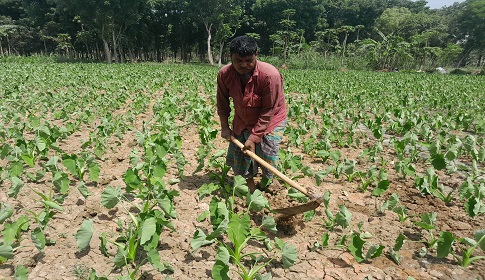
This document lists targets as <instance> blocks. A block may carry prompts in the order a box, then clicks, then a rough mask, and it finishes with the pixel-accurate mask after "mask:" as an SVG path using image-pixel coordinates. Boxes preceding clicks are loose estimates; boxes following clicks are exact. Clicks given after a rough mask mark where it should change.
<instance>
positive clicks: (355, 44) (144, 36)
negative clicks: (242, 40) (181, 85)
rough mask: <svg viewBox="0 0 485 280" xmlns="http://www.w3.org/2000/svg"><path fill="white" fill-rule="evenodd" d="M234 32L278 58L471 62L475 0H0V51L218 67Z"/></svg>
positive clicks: (481, 21) (481, 27) (481, 5)
mask: <svg viewBox="0 0 485 280" xmlns="http://www.w3.org/2000/svg"><path fill="white" fill-rule="evenodd" d="M243 34H248V35H250V36H253V37H255V38H256V39H257V40H258V43H259V46H260V54H261V55H266V56H269V55H270V56H279V57H281V58H282V59H283V60H284V61H286V60H287V59H288V58H291V57H293V56H298V55H303V54H307V53H308V54H311V55H313V56H319V57H324V58H327V57H335V58H338V61H339V63H341V64H342V65H344V64H345V63H346V61H347V58H351V57H365V58H366V59H367V60H368V61H369V65H370V66H371V67H375V68H376V67H377V68H380V67H384V68H393V67H402V66H405V65H408V66H410V65H411V66H413V67H420V68H421V67H423V66H430V67H432V66H433V65H438V64H449V65H457V66H458V65H460V66H466V65H474V66H478V67H481V66H482V65H483V52H484V50H485V0H466V1H464V2H462V3H455V4H454V5H452V6H450V7H444V8H441V9H430V8H429V7H427V2H426V1H425V0H419V1H412V0H243V1H236V0H224V1H223V0H185V1H181V0H102V1H101V0H86V1H74V0H0V55H1V56H3V55H32V54H56V55H62V56H68V57H74V58H81V59H89V60H97V61H106V62H108V63H111V62H124V61H163V60H167V59H172V60H182V61H191V60H194V59H197V60H199V61H206V62H209V63H210V64H215V62H216V60H217V62H218V64H219V65H221V64H222V63H224V62H226V61H225V60H227V57H228V56H227V43H228V42H229V41H230V40H231V39H232V38H233V37H234V36H238V35H243ZM383 50H386V51H385V52H384V53H376V52H382V51H383Z"/></svg>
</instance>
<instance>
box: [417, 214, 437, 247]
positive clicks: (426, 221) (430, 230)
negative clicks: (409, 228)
mask: <svg viewBox="0 0 485 280" xmlns="http://www.w3.org/2000/svg"><path fill="white" fill-rule="evenodd" d="M435 222H436V213H435V212H431V213H424V214H422V215H421V220H420V221H419V222H415V223H414V224H415V225H416V226H418V227H420V228H421V229H423V230H424V231H426V232H427V236H426V237H425V239H424V240H423V242H424V244H426V247H427V248H434V247H435V245H436V242H438V238H437V237H436V236H435V235H434V230H435V229H436V227H435V225H434V223H435Z"/></svg>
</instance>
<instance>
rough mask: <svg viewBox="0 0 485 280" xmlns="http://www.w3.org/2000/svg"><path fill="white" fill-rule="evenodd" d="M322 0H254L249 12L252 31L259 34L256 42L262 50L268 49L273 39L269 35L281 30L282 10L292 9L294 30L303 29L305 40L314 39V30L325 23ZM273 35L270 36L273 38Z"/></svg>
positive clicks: (320, 27) (322, 26) (323, 26)
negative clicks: (258, 40)
mask: <svg viewBox="0 0 485 280" xmlns="http://www.w3.org/2000/svg"><path fill="white" fill-rule="evenodd" d="M323 2H324V0H256V1H255V2H254V4H253V5H252V8H251V12H252V16H253V17H254V20H253V22H252V25H253V32H255V33H258V34H260V35H261V40H260V43H259V44H258V45H259V46H260V48H261V49H262V50H263V52H266V51H268V52H269V51H270V50H271V49H272V46H273V44H274V42H275V41H274V40H272V39H270V36H271V35H273V34H276V33H277V32H278V31H281V23H280V22H281V20H282V18H283V17H284V16H283V17H282V15H283V11H285V10H294V11H295V12H294V14H293V15H292V16H291V20H293V21H294V26H293V29H294V30H304V38H305V41H307V42H310V41H313V40H315V32H317V31H321V30H323V29H324V28H325V27H326V26H327V24H326V20H325V14H324V12H325V8H324V6H323ZM274 37H275V36H272V38H273V39H274Z"/></svg>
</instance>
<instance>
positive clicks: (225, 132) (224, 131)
mask: <svg viewBox="0 0 485 280" xmlns="http://www.w3.org/2000/svg"><path fill="white" fill-rule="evenodd" d="M231 135H232V130H231V129H230V128H229V127H226V128H222V129H221V137H222V138H224V139H227V140H231Z"/></svg>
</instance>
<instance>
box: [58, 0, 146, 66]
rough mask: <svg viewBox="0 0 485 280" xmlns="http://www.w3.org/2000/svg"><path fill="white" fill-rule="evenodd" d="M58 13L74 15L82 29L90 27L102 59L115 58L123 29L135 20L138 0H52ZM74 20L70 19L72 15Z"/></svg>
mask: <svg viewBox="0 0 485 280" xmlns="http://www.w3.org/2000/svg"><path fill="white" fill-rule="evenodd" d="M56 1H57V7H58V9H59V12H60V13H67V14H71V15H74V16H75V19H77V21H78V22H79V24H80V25H81V26H83V28H84V29H86V30H91V29H94V30H96V33H97V34H98V35H99V36H100V37H101V40H102V42H103V47H104V53H105V59H106V62H108V63H111V61H112V55H113V56H114V59H115V62H118V61H119V57H118V52H121V50H120V49H119V46H120V40H121V39H122V35H123V34H124V32H125V31H126V29H127V28H128V27H129V26H130V25H131V24H134V23H136V22H138V21H139V19H140V8H141V7H142V0H89V1H75V0H56ZM73 19H74V18H73Z"/></svg>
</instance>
